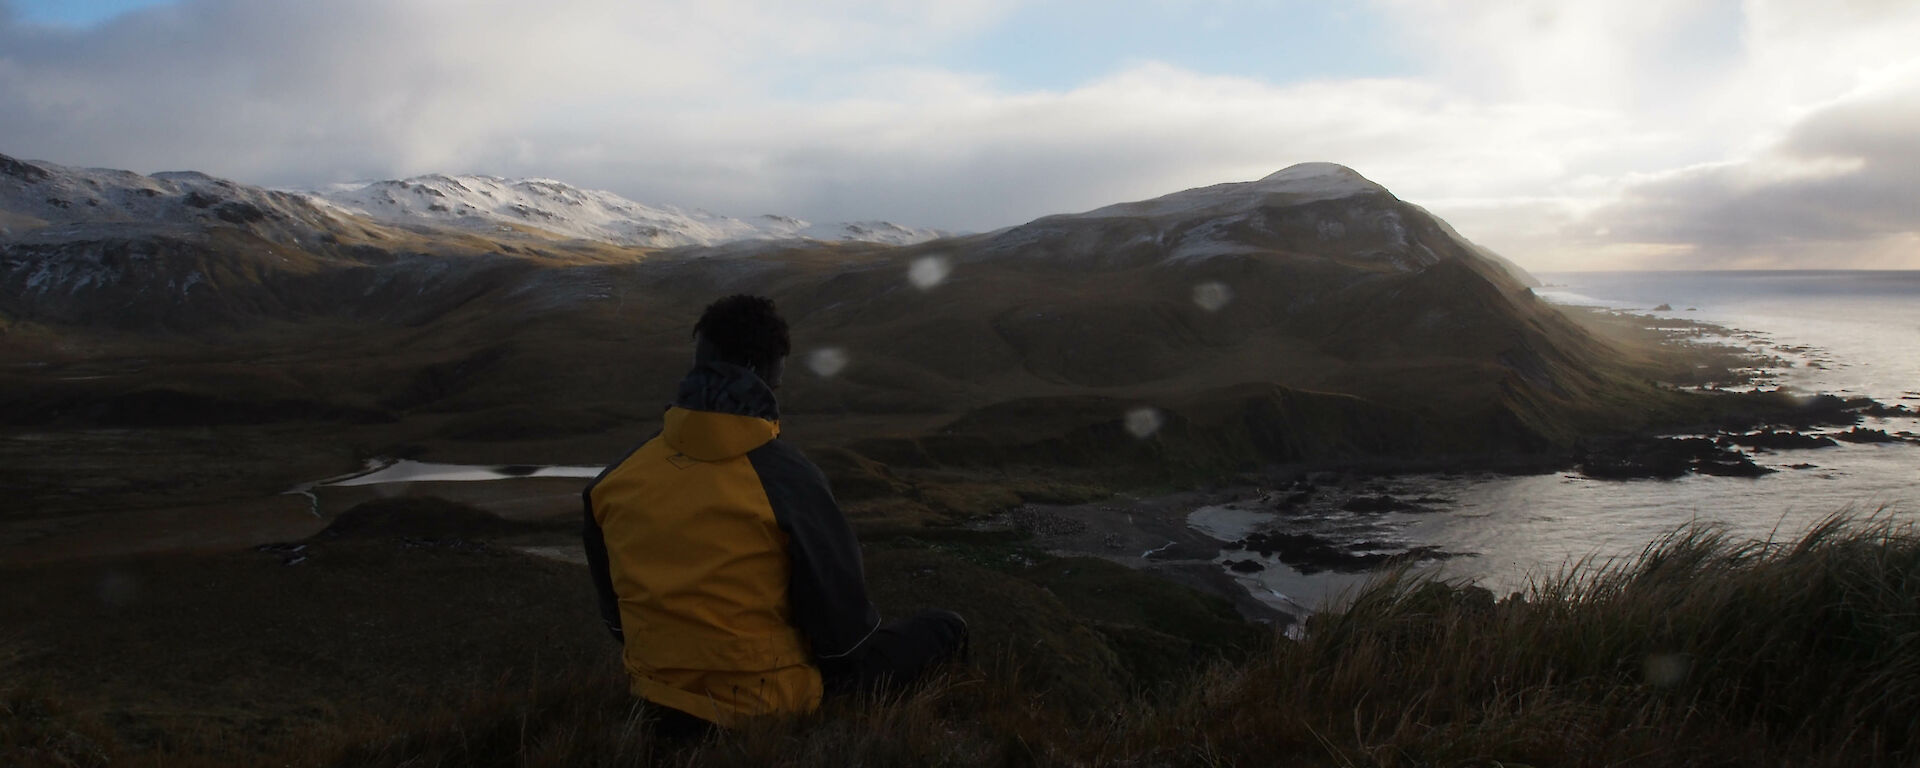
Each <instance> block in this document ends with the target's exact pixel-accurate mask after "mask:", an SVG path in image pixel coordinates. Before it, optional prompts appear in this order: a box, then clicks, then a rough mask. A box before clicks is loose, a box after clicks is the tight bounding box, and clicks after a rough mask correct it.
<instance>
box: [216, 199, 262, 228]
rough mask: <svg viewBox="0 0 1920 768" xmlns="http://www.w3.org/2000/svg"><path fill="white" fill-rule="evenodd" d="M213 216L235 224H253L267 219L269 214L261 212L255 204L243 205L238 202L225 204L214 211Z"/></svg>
mask: <svg viewBox="0 0 1920 768" xmlns="http://www.w3.org/2000/svg"><path fill="white" fill-rule="evenodd" d="M213 215H215V216H219V217H220V220H221V221H226V222H231V223H234V224H251V223H253V222H256V221H263V220H265V219H266V218H267V212H266V211H263V210H260V206H257V205H254V204H253V203H243V202H240V201H238V200H235V201H233V202H230V203H224V204H222V205H220V207H218V208H215V209H213Z"/></svg>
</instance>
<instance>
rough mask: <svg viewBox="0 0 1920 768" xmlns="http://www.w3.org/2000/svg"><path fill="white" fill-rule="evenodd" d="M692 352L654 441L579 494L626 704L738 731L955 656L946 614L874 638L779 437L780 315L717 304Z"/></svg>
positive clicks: (826, 507) (869, 613) (812, 497)
mask: <svg viewBox="0 0 1920 768" xmlns="http://www.w3.org/2000/svg"><path fill="white" fill-rule="evenodd" d="M693 338H694V356H693V358H694V364H693V369H692V371H690V372H689V373H688V374H687V375H686V377H685V378H684V379H682V380H681V382H680V386H679V392H678V394H677V395H676V397H675V399H674V402H673V405H672V406H671V407H669V408H668V409H667V411H666V415H665V417H664V419H663V426H662V428H661V430H660V433H659V434H658V435H657V436H655V437H653V438H652V439H649V440H647V441H646V442H645V443H644V444H642V445H641V446H640V447H639V448H636V449H634V450H633V451H632V452H631V453H629V454H628V455H627V456H626V457H625V458H623V459H621V460H620V461H618V462H615V463H614V464H612V465H610V466H608V467H607V468H606V470H605V471H603V472H601V473H600V475H599V477H597V478H595V479H594V480H593V482H592V483H590V484H589V485H588V486H587V488H586V490H585V491H583V492H582V494H581V495H582V498H583V499H584V501H585V507H586V519H585V524H584V529H583V536H582V538H583V545H584V547H585V549H586V555H587V562H588V566H589V570H590V572H591V574H592V579H593V583H594V587H595V590H596V591H597V593H598V596H599V603H600V610H601V614H602V617H603V618H604V620H605V621H606V625H607V628H608V629H609V630H611V631H612V633H613V636H614V637H615V639H617V640H620V641H621V643H622V644H623V655H624V662H625V666H626V670H627V674H628V676H629V678H630V683H631V685H630V687H631V689H632V691H633V693H634V694H635V695H636V696H639V697H640V698H643V699H645V700H647V701H650V702H653V703H654V704H657V705H659V706H662V707H666V708H669V709H670V710H672V711H674V712H678V713H684V714H685V715H687V716H691V717H694V718H699V719H700V720H703V721H706V722H708V723H713V724H715V725H719V726H722V727H731V726H734V725H737V724H739V723H740V722H741V721H742V720H743V719H745V718H749V717H754V716H758V715H771V714H801V713H807V712H812V711H814V710H815V709H817V708H818V707H819V705H820V701H821V699H822V697H823V696H824V695H831V694H840V693H850V692H856V691H872V690H877V689H882V688H899V687H903V686H906V685H909V684H912V683H913V682H915V681H916V680H918V679H919V678H921V677H922V676H924V675H925V674H926V673H927V672H928V671H930V670H932V669H934V668H936V667H937V666H938V665H940V664H941V663H943V662H945V661H946V660H948V659H949V658H952V657H953V656H955V655H956V654H957V653H961V652H963V649H964V646H965V643H966V638H967V625H966V621H965V620H964V619H962V618H961V617H960V616H959V615H958V614H955V613H952V612H950V611H927V612H923V613H920V614H918V615H915V616H912V617H910V618H907V619H905V620H902V621H896V622H891V623H886V624H882V623H881V621H880V614H879V611H878V610H877V609H876V608H875V607H874V606H873V604H872V603H871V602H870V601H869V600H868V597H867V583H866V575H865V572H864V566H863V564H862V561H861V556H860V548H859V544H858V542H856V541H855V539H854V535H853V530H852V529H851V528H850V527H849V526H848V525H847V521H846V517H845V516H844V515H843V514H842V513H841V511H840V507H839V505H838V504H837V503H836V502H835V501H834V498H833V492H832V490H831V489H830V488H829V487H828V484H827V479H826V476H825V475H824V474H822V473H821V471H820V469H819V467H817V466H815V465H814V464H813V462H811V461H809V460H808V459H807V458H806V457H805V456H803V455H802V454H801V453H800V451H799V450H798V449H796V448H794V447H793V446H792V445H790V444H788V443H787V442H785V441H782V440H781V439H780V438H779V436H780V411H779V403H778V401H777V399H776V398H775V396H774V392H775V390H776V389H778V388H779V386H780V380H781V377H782V373H783V371H784V369H785V362H786V357H787V354H788V353H789V351H790V341H789V337H788V330H787V323H786V321H785V320H784V319H783V318H781V317H780V315H779V313H778V311H777V310H776V308H775V307H774V305H773V302H772V301H771V300H769V299H766V298H763V297H758V296H744V295H738V296H729V297H727V298H724V299H721V300H719V301H716V302H714V303H713V304H712V305H710V306H708V307H707V308H706V311H705V312H704V313H703V314H702V315H701V317H700V319H699V322H698V323H696V324H695V325H694V330H693Z"/></svg>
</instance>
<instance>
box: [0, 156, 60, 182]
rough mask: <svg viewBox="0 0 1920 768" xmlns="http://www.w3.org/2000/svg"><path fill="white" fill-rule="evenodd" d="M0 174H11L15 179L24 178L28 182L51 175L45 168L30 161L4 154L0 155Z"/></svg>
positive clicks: (37, 180)
mask: <svg viewBox="0 0 1920 768" xmlns="http://www.w3.org/2000/svg"><path fill="white" fill-rule="evenodd" d="M0 174H5V175H8V176H12V177H14V178H17V179H25V180H26V182H27V183H28V184H33V183H37V182H41V181H46V180H47V179H48V178H50V177H51V176H52V175H53V174H50V173H48V172H47V169H45V168H41V167H40V166H37V165H34V164H32V163H25V162H21V161H19V160H15V159H13V158H11V157H7V156H6V155H0Z"/></svg>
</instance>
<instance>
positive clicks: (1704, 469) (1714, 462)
mask: <svg viewBox="0 0 1920 768" xmlns="http://www.w3.org/2000/svg"><path fill="white" fill-rule="evenodd" d="M1693 470H1694V471H1695V472H1699V473H1700V474H1703V475H1715V476H1718V477H1759V476H1761V475H1771V474H1773V473H1774V472H1775V471H1776V470H1773V469H1770V468H1767V467H1763V466H1760V465H1758V464H1755V463H1753V459H1751V458H1748V457H1746V456H1739V455H1736V456H1732V457H1726V456H1717V457H1714V458H1710V459H1701V460H1700V461H1699V462H1697V463H1695V464H1694V467H1693Z"/></svg>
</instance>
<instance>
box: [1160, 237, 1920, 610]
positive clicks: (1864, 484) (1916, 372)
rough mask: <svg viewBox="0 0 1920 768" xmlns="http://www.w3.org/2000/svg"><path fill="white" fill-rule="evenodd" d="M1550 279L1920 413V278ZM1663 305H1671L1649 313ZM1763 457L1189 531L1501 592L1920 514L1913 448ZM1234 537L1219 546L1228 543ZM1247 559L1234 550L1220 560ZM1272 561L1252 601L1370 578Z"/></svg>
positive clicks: (1214, 513) (1308, 601)
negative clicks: (1250, 532)
mask: <svg viewBox="0 0 1920 768" xmlns="http://www.w3.org/2000/svg"><path fill="white" fill-rule="evenodd" d="M1542 279H1543V280H1546V281H1547V282H1548V283H1549V287H1547V288H1543V289H1540V291H1539V293H1540V294H1541V295H1542V296H1543V297H1545V298H1547V299H1549V300H1551V301H1556V302H1560V303H1565V304H1583V305H1590V306H1604V307H1612V308H1616V309H1630V310H1634V311H1636V312H1642V313H1646V314H1652V315H1656V316H1662V317H1671V318H1684V319H1690V320H1699V321H1705V322H1710V323H1716V324H1721V325H1725V326H1728V327H1730V328H1735V329H1738V330H1740V331H1745V332H1748V333H1747V334H1743V337H1744V338H1745V339H1746V340H1747V341H1748V342H1749V343H1751V344H1752V345H1753V346H1754V347H1755V348H1756V349H1757V350H1758V351H1763V352H1766V353H1768V354H1771V355H1778V356H1781V357H1785V358H1788V359H1789V360H1791V361H1792V362H1793V365H1791V366H1790V367H1787V368H1785V369H1783V370H1779V371H1775V372H1773V373H1774V374H1775V376H1774V380H1775V381H1777V382H1778V383H1779V384H1780V385H1783V386H1786V387H1788V388H1792V389H1796V390H1801V391H1807V392H1831V393H1838V394H1848V395H1866V396H1870V397H1873V398H1874V399H1876V400H1879V401H1881V402H1883V403H1887V404H1890V405H1892V404H1905V405H1907V406H1908V407H1910V408H1911V407H1916V406H1920V272H1788V273H1779V272H1766V273H1755V272H1736V273H1591V274H1561V275H1543V276H1542ZM1661 304H1669V305H1671V306H1672V307H1673V309H1672V310H1671V311H1654V310H1653V308H1654V307H1657V306H1659V305H1661ZM1689 308H1693V311H1688V309H1689ZM1813 363H1817V364H1818V366H1815V365H1812V364H1813ZM1862 426H1864V427H1867V428H1872V429H1883V430H1886V431H1888V432H1898V431H1901V430H1907V431H1915V432H1920V419H1914V418H1905V417H1900V418H1889V419H1875V418H1869V419H1867V420H1866V422H1865V423H1863V424H1862ZM1754 458H1755V461H1757V462H1758V463H1759V464H1761V465H1762V466H1767V467H1770V468H1774V469H1777V470H1779V471H1778V472H1776V473H1774V474H1771V475H1766V476H1763V477H1758V478H1731V477H1711V476H1700V475H1695V476H1688V477H1685V478H1682V479H1679V480H1628V481H1600V480H1591V479H1587V478H1584V477H1581V476H1578V475H1575V474H1570V473H1569V474H1551V475H1536V476H1525V477H1503V476H1496V475H1480V476H1469V477H1442V476H1416V477H1408V478H1399V479H1397V480H1395V481H1393V483H1392V484H1393V486H1394V489H1393V490H1394V491H1396V492H1398V493H1411V494H1418V495H1431V496H1436V497H1441V498H1445V499H1448V500H1450V503H1444V504H1437V505H1435V506H1436V508H1437V510H1438V511H1435V512H1428V513H1390V514H1385V515H1367V514H1358V513H1345V512H1335V513H1331V514H1324V515H1320V516H1318V517H1314V518H1299V517H1288V518H1282V517H1279V516H1272V515H1269V516H1266V517H1265V518H1264V519H1262V520H1253V521H1250V520H1248V519H1247V516H1246V515H1245V514H1237V515H1236V514H1222V513H1221V512H1220V511H1219V510H1201V511H1199V512H1196V513H1195V515H1194V517H1193V518H1192V519H1191V522H1192V523H1193V524H1194V525H1195V527H1196V528H1199V529H1201V530H1203V531H1206V530H1209V529H1211V528H1218V527H1220V525H1221V522H1222V521H1223V520H1231V521H1232V522H1233V523H1234V525H1235V526H1238V528H1239V529H1241V530H1246V529H1250V528H1249V526H1254V527H1258V526H1267V527H1274V528H1278V529H1281V530H1289V531H1306V532H1313V533H1317V534H1320V535H1325V536H1329V537H1337V538H1338V539H1339V540H1343V541H1362V540H1367V541H1383V540H1384V541H1392V542H1395V543H1398V544H1400V545H1403V546H1407V547H1412V546H1421V545H1431V546H1438V547H1440V548H1441V549H1443V550H1445V551H1448V552H1454V553H1460V554H1464V555H1470V556H1465V557H1458V558H1455V559H1452V560H1447V561H1445V562H1442V563H1439V564H1437V565H1436V566H1435V567H1436V568H1437V569H1439V571H1440V572H1442V573H1444V574H1447V575H1450V576H1457V577H1465V578H1469V579H1472V580H1474V581H1477V582H1478V583H1480V584H1482V585H1484V586H1487V587H1489V588H1491V589H1494V590H1495V591H1497V592H1506V591H1512V590H1519V589H1523V588H1524V587H1525V586H1526V585H1527V583H1528V582H1529V580H1531V579H1535V578H1542V577H1551V576H1552V575H1554V574H1555V573H1557V572H1558V571H1560V570H1561V569H1562V568H1563V567H1564V566H1565V565H1567V564H1568V563H1569V562H1572V561H1574V560H1577V559H1580V558H1583V557H1589V556H1591V557H1595V558H1598V559H1601V560H1604V559H1606V558H1610V557H1630V556H1632V555H1634V554H1637V553H1638V552H1640V551H1641V550H1642V549H1643V548H1644V547H1645V546H1646V545H1647V544H1648V543H1649V542H1652V541H1654V540H1655V539H1657V538H1659V537H1660V536H1661V535H1663V534H1665V533H1668V532H1670V531H1672V530H1673V529H1674V528H1676V527H1677V526H1680V525H1682V524H1685V523H1687V522H1689V521H1701V522H1710V523H1713V524H1716V525H1720V526H1724V527H1725V528H1726V529H1728V530H1729V532H1731V533H1732V534H1734V535H1736V536H1738V537H1743V538H1754V539H1766V538H1769V537H1783V538H1791V537H1793V536H1795V535H1797V534H1798V533H1800V532H1801V531H1803V530H1805V529H1806V528H1807V527H1808V526H1809V525H1811V524H1813V523H1814V522H1816V521H1818V520H1820V519H1822V518H1824V517H1826V516H1827V515H1830V514H1832V513H1835V512H1839V511H1842V510H1852V511H1855V512H1862V513H1865V512H1876V511H1877V512H1879V513H1881V514H1885V515H1890V516H1894V517H1899V518H1908V519H1917V518H1920V447H1915V446H1913V445H1910V444H1890V445H1856V444H1849V443H1842V444H1841V445H1840V446H1838V447H1833V448H1820V449H1811V450H1795V451H1771V452H1766V453H1756V454H1755V456H1754ZM1796 465H1800V468H1795V467H1796ZM1804 465H1812V466H1811V467H1806V466H1804ZM1232 533H1233V532H1232V531H1225V532H1219V533H1217V534H1216V535H1218V536H1219V537H1220V538H1223V539H1229V538H1230V537H1231V535H1232ZM1249 556H1252V555H1250V553H1243V552H1228V553H1227V554H1226V555H1224V556H1223V557H1222V558H1221V559H1222V560H1223V561H1226V560H1234V559H1245V558H1247V557H1249ZM1263 562H1264V563H1265V564H1266V565H1267V570H1265V571H1263V572H1260V573H1258V574H1252V575H1241V574H1236V577H1237V578H1239V579H1240V581H1241V582H1242V583H1243V584H1244V585H1245V586H1247V587H1248V589H1249V590H1250V591H1251V592H1253V593H1254V594H1255V595H1256V596H1258V597H1261V598H1263V599H1265V600H1267V601H1268V602H1270V603H1273V604H1274V605H1276V606H1278V607H1281V608H1297V607H1300V606H1307V607H1311V606H1314V605H1317V604H1319V603H1321V602H1323V601H1324V600H1326V599H1327V598H1328V597H1329V596H1331V595H1333V594H1337V593H1338V592H1339V591H1340V590H1342V589H1345V588H1347V587H1349V586H1351V585H1352V584H1354V583H1356V582H1357V581H1358V580H1360V578H1361V577H1356V576H1352V575H1328V574H1316V575H1313V576H1302V575H1301V574H1300V573H1299V572H1297V571H1295V570H1294V569H1292V568H1289V567H1287V566H1285V565H1284V564H1281V563H1279V562H1277V561H1276V560H1273V559H1272V558H1263Z"/></svg>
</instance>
